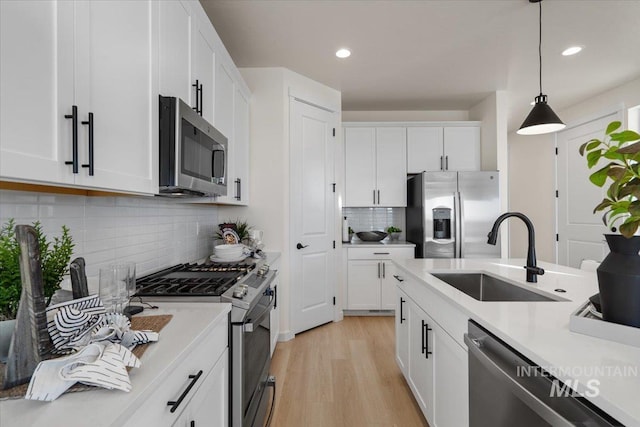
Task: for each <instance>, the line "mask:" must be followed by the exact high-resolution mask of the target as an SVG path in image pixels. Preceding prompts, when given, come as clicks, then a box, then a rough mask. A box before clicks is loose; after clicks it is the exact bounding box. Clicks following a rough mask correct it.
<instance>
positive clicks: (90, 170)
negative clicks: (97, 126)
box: [82, 113, 93, 176]
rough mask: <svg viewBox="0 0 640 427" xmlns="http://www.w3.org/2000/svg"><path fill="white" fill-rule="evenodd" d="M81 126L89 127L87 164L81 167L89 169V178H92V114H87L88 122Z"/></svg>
mask: <svg viewBox="0 0 640 427" xmlns="http://www.w3.org/2000/svg"><path fill="white" fill-rule="evenodd" d="M82 124H83V125H88V126H89V163H87V164H84V165H82V167H83V168H89V176H93V113H89V120H87V121H86V122H84V121H83V122H82Z"/></svg>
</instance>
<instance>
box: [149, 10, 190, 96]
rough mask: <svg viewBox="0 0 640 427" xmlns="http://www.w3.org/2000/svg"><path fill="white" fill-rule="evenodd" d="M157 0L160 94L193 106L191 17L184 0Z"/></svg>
mask: <svg viewBox="0 0 640 427" xmlns="http://www.w3.org/2000/svg"><path fill="white" fill-rule="evenodd" d="M158 3H159V8H160V10H159V12H158V13H159V16H160V18H159V19H160V25H159V38H160V41H159V61H160V66H159V72H158V74H159V80H160V81H159V85H160V95H163V96H175V97H177V98H180V99H182V100H183V101H184V102H186V103H187V104H189V105H191V106H195V102H192V97H193V100H195V97H194V96H195V92H194V91H193V88H192V86H191V85H192V82H191V37H192V36H191V34H192V27H193V18H192V17H191V9H190V5H189V4H188V3H187V2H184V1H161V2H158Z"/></svg>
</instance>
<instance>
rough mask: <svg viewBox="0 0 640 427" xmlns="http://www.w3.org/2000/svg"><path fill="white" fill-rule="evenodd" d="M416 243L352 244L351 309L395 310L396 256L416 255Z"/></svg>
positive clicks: (349, 257)
mask: <svg viewBox="0 0 640 427" xmlns="http://www.w3.org/2000/svg"><path fill="white" fill-rule="evenodd" d="M413 255H414V249H413V248H412V247H399V248H389V247H384V246H382V247H381V248H349V249H348V254H347V259H348V261H347V304H346V308H347V310H394V309H395V308H396V302H395V284H396V280H395V279H394V278H393V276H394V275H395V271H396V268H395V265H394V264H393V261H392V260H393V259H403V258H413Z"/></svg>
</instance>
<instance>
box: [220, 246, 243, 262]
mask: <svg viewBox="0 0 640 427" xmlns="http://www.w3.org/2000/svg"><path fill="white" fill-rule="evenodd" d="M244 247H245V246H244V245H241V244H236V245H218V246H216V247H215V248H213V249H214V255H215V257H216V258H219V259H236V258H239V257H241V256H242V254H243V251H244Z"/></svg>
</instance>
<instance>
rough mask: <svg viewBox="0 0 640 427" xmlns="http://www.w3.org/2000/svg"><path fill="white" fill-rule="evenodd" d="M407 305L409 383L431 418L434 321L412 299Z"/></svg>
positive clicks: (426, 414) (426, 413) (424, 410)
mask: <svg viewBox="0 0 640 427" xmlns="http://www.w3.org/2000/svg"><path fill="white" fill-rule="evenodd" d="M408 305H409V313H410V314H409V319H410V323H409V384H410V386H411V388H412V390H413V393H414V396H415V397H416V400H417V402H418V405H419V406H420V408H421V409H422V412H423V413H424V414H425V417H426V418H427V420H433V413H434V411H433V393H434V387H433V378H434V368H433V360H434V359H433V353H435V350H436V349H435V345H434V344H435V343H434V342H433V330H432V329H433V325H434V322H433V321H432V320H431V318H430V317H429V316H427V314H426V313H425V312H424V311H422V310H421V309H420V308H419V307H418V306H417V305H416V304H415V303H414V302H413V301H409V304H408ZM429 329H431V330H429ZM428 352H431V353H432V354H428Z"/></svg>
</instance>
